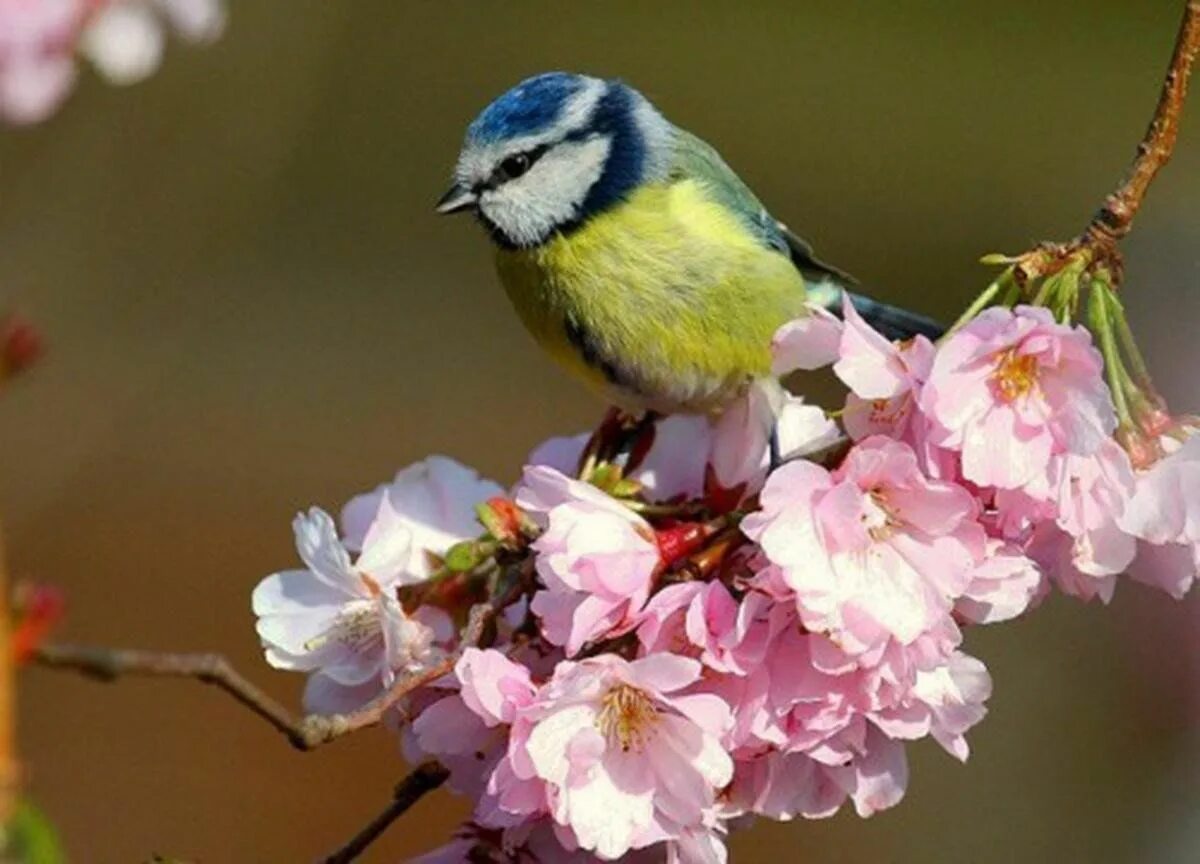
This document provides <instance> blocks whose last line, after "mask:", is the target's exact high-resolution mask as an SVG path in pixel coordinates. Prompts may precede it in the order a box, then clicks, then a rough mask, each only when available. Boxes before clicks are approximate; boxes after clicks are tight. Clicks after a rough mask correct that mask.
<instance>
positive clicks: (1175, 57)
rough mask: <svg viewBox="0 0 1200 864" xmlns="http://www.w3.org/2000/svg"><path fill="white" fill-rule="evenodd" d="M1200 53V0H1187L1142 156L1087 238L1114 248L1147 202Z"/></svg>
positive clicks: (1139, 154)
mask: <svg viewBox="0 0 1200 864" xmlns="http://www.w3.org/2000/svg"><path fill="white" fill-rule="evenodd" d="M1198 53H1200V0H1187V3H1186V6H1185V8H1184V13H1183V22H1182V23H1181V24H1180V25H1179V35H1178V36H1177V37H1176V39H1175V51H1174V53H1173V54H1172V55H1171V65H1170V66H1169V67H1168V68H1167V77H1166V79H1165V80H1164V81H1163V87H1162V93H1161V94H1160V95H1159V97H1158V106H1157V107H1156V108H1155V110H1154V118H1153V119H1152V120H1151V121H1150V126H1149V127H1148V128H1147V129H1146V134H1145V136H1143V138H1142V141H1141V143H1140V144H1138V151H1137V157H1136V158H1135V159H1134V161H1133V166H1132V167H1131V168H1130V171H1129V175H1128V176H1127V177H1126V178H1125V181H1124V182H1123V183H1122V184H1121V186H1120V187H1119V188H1118V189H1117V190H1116V191H1115V192H1113V193H1112V194H1111V195H1109V196H1108V198H1106V199H1105V201H1104V206H1102V207H1101V208H1100V210H1099V212H1097V213H1096V215H1095V216H1094V217H1093V218H1092V221H1091V222H1090V223H1089V224H1088V227H1087V229H1086V230H1085V231H1084V234H1083V239H1084V241H1085V242H1090V243H1091V244H1094V245H1097V246H1102V247H1110V248H1111V247H1112V246H1113V245H1114V244H1115V243H1116V242H1117V241H1118V240H1120V239H1121V238H1123V237H1124V236H1125V235H1126V234H1128V233H1129V229H1130V228H1131V227H1132V226H1133V218H1134V217H1135V216H1136V215H1137V212H1138V209H1139V208H1140V207H1141V206H1142V200H1143V199H1144V198H1145V197H1146V190H1147V189H1148V188H1150V184H1151V182H1153V180H1154V177H1155V175H1156V174H1158V172H1159V170H1160V169H1161V168H1162V167H1163V166H1164V165H1166V164H1167V162H1169V161H1170V159H1171V154H1172V153H1173V152H1174V150H1175V141H1176V139H1177V138H1178V137H1179V117H1180V115H1181V114H1182V112H1183V103H1184V100H1185V99H1186V98H1187V89H1188V79H1189V78H1190V77H1191V74H1192V65H1193V64H1194V63H1195V60H1196V55H1197V54H1198Z"/></svg>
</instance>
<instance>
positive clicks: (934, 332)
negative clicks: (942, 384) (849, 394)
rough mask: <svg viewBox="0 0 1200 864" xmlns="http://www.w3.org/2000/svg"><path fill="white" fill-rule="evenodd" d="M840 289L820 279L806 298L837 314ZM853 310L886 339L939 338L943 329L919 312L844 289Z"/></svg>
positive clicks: (943, 331)
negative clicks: (852, 305) (820, 281)
mask: <svg viewBox="0 0 1200 864" xmlns="http://www.w3.org/2000/svg"><path fill="white" fill-rule="evenodd" d="M842 292H843V289H842V287H841V286H840V285H838V284H836V283H834V282H833V281H832V280H829V281H825V282H822V283H820V284H818V285H815V286H813V287H812V288H810V289H809V292H808V295H809V300H811V301H815V302H816V303H819V304H820V305H822V306H824V307H825V308H826V309H828V310H829V311H830V312H833V313H834V314H835V315H838V316H840V315H841V313H842ZM846 296H848V297H849V298H850V302H851V303H853V304H854V310H855V311H856V312H858V314H859V315H861V316H862V317H863V318H864V319H865V320H866V322H867V323H868V324H870V325H871V326H872V327H874V328H875V329H876V330H878V331H879V332H880V333H882V334H883V335H884V336H886V337H887V338H888V339H898V340H904V339H911V338H912V337H914V336H918V335H919V336H925V337H926V338H928V339H934V340H936V339H938V338H939V337H940V336H942V334H944V333H945V332H946V327H945V325H943V324H941V323H939V322H937V321H935V320H934V319H932V318H929V317H928V316H925V315H921V314H920V313H918V312H910V311H909V310H907V309H901V308H900V307H899V306H889V305H888V304H887V303H880V302H879V301H878V300H873V299H871V298H870V297H866V296H864V295H862V294H854V293H851V292H846Z"/></svg>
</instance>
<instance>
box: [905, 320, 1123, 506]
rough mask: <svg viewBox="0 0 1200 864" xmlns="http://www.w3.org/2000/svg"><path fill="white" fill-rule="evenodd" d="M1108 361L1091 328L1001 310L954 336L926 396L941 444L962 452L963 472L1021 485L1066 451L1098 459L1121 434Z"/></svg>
mask: <svg viewBox="0 0 1200 864" xmlns="http://www.w3.org/2000/svg"><path fill="white" fill-rule="evenodd" d="M1102 371H1103V361H1102V359H1101V357H1100V354H1099V352H1098V351H1096V349H1095V348H1094V347H1092V342H1091V336H1090V335H1089V333H1088V331H1087V330H1085V329H1084V328H1082V327H1076V328H1074V329H1072V328H1070V327H1067V326H1064V325H1060V324H1057V323H1055V321H1054V319H1053V316H1051V314H1050V313H1049V312H1048V311H1047V310H1045V309H1041V308H1033V307H1028V306H1019V307H1017V309H1016V310H1015V311H1012V310H1008V309H1005V308H1000V307H994V308H992V309H988V310H986V311H984V312H983V313H982V314H980V315H979V316H978V317H977V318H975V319H974V320H973V321H971V322H970V323H968V324H967V325H966V326H964V327H963V328H962V329H961V330H959V331H958V332H956V333H954V334H953V335H952V336H951V337H950V338H949V340H948V341H947V342H946V343H945V344H944V345H942V346H941V348H940V349H939V350H938V352H937V356H936V357H935V358H934V363H933V369H932V370H931V372H930V375H929V380H928V381H927V382H926V384H925V387H924V389H923V390H922V393H921V408H922V410H923V411H924V413H925V414H926V415H927V416H928V417H929V418H930V419H931V420H932V421H933V424H934V428H933V430H932V440H933V442H934V443H936V444H938V445H939V446H942V447H945V448H949V449H951V450H955V451H959V452H961V454H962V473H963V476H964V477H965V478H966V479H968V480H970V481H971V482H973V483H976V484H979V485H980V486H994V487H997V488H1000V489H1016V488H1019V487H1022V486H1023V485H1025V484H1026V483H1028V482H1030V481H1031V480H1034V479H1035V478H1036V477H1038V476H1039V475H1042V474H1044V473H1045V472H1046V471H1047V469H1048V467H1049V464H1050V459H1051V457H1052V456H1054V455H1056V454H1072V455H1076V456H1088V455H1091V454H1092V453H1094V452H1095V451H1096V449H1097V448H1099V447H1100V445H1101V444H1102V442H1103V441H1104V440H1106V439H1107V438H1108V437H1110V436H1111V434H1112V432H1113V430H1114V429H1115V428H1116V419H1115V415H1114V413H1113V408H1112V402H1111V399H1110V397H1109V392H1108V388H1107V387H1106V386H1105V384H1104V381H1103V378H1102V375H1101V373H1102Z"/></svg>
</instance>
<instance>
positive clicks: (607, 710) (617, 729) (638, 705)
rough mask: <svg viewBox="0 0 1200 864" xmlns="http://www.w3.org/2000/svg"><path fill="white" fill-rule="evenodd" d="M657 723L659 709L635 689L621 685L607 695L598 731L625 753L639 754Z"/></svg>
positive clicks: (597, 726)
mask: <svg viewBox="0 0 1200 864" xmlns="http://www.w3.org/2000/svg"><path fill="white" fill-rule="evenodd" d="M657 723H658V709H657V708H656V707H655V706H654V703H653V702H652V701H651V699H650V697H649V696H647V695H646V694H645V693H644V692H642V691H641V690H638V689H637V688H636V687H631V686H629V685H628V684H618V685H617V686H616V687H614V688H612V689H611V690H609V691H608V692H607V693H606V694H604V700H603V702H602V707H601V708H600V715H599V716H598V717H597V718H596V728H597V729H599V730H600V733H601V734H602V735H604V737H605V738H607V739H608V741H609V743H610V744H616V745H617V746H619V747H620V748H621V749H622V750H624V751H626V752H628V751H629V750H630V749H634V750H640V749H641V747H642V745H643V744H645V743H646V741H647V740H648V739H649V738H650V736H651V734H653V732H654V727H655V725H656V724H657Z"/></svg>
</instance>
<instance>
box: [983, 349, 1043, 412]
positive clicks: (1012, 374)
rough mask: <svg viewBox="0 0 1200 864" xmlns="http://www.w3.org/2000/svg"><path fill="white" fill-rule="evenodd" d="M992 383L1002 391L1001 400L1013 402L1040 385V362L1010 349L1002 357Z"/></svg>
mask: <svg viewBox="0 0 1200 864" xmlns="http://www.w3.org/2000/svg"><path fill="white" fill-rule="evenodd" d="M992 381H994V382H995V384H996V389H997V390H999V391H1000V398H1001V399H1003V400H1004V401H1005V402H1012V401H1014V400H1016V399H1019V398H1020V397H1022V396H1024V395H1025V394H1026V393H1028V392H1029V391H1030V390H1032V389H1033V388H1034V387H1036V386H1037V383H1038V361H1037V357H1035V356H1033V355H1032V354H1021V355H1018V354H1017V352H1016V350H1015V349H1012V348H1010V349H1009V350H1007V351H1005V352H1004V353H1003V354H1001V355H1000V358H999V360H998V361H997V363H996V371H995V372H993V373H992Z"/></svg>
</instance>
